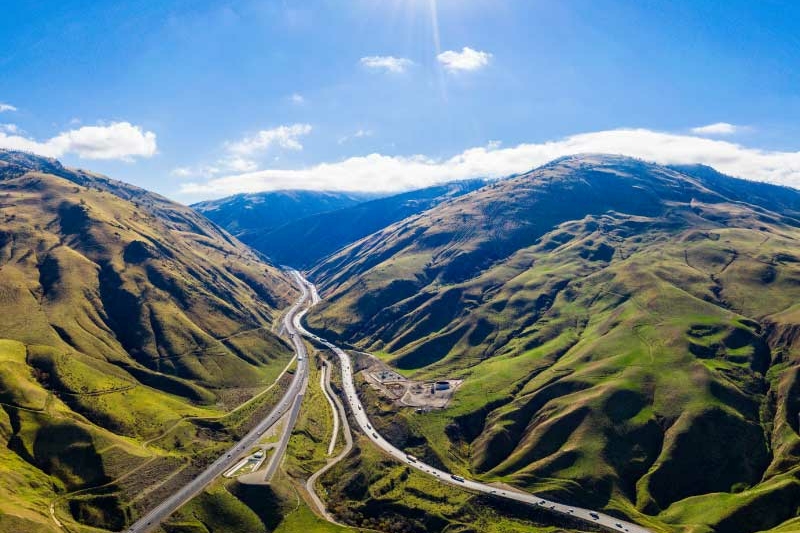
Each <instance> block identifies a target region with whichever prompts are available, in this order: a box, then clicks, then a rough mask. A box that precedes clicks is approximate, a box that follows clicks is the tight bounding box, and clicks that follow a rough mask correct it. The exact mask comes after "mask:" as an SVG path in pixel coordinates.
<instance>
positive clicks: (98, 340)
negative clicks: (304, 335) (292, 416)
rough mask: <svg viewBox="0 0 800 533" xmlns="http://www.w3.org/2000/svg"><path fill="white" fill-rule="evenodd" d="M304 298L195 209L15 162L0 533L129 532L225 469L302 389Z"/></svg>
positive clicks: (4, 332) (2, 246)
mask: <svg viewBox="0 0 800 533" xmlns="http://www.w3.org/2000/svg"><path fill="white" fill-rule="evenodd" d="M297 295H298V293H297V290H296V288H295V287H294V286H293V285H292V284H291V282H290V281H289V279H288V278H287V276H286V275H285V274H284V273H282V272H280V271H278V270H277V269H275V268H274V267H273V266H271V265H269V264H267V263H264V262H262V261H261V260H260V259H259V258H258V257H257V256H256V254H255V253H254V252H252V251H251V250H250V249H248V248H247V247H245V246H244V245H242V244H241V243H240V242H239V241H237V240H235V239H234V238H232V237H231V236H230V235H229V234H227V233H225V232H224V231H222V230H220V229H219V228H218V227H217V226H215V225H214V224H213V223H211V222H209V221H208V220H206V219H205V218H203V217H202V216H199V215H198V214H197V213H196V212H195V211H193V210H192V209H190V208H188V207H184V206H181V205H178V204H176V203H173V202H171V201H169V200H167V199H165V198H163V197H160V196H158V195H155V194H152V193H149V192H147V191H144V190H142V189H139V188H136V187H133V186H130V185H127V184H124V183H121V182H117V181H114V180H110V179H108V178H105V177H102V176H98V175H94V174H91V173H88V172H84V171H79V170H72V169H68V168H64V167H62V166H61V165H60V164H59V163H58V162H57V161H55V160H50V159H44V158H39V157H34V156H30V155H27V154H24V153H19V152H9V151H0V316H2V319H0V360H2V361H3V364H2V365H0V439H2V441H3V446H2V447H0V531H31V532H38V531H56V530H59V528H58V527H57V526H56V522H57V521H60V522H61V523H63V524H65V525H68V526H69V528H70V531H99V530H103V531H106V530H119V529H121V528H123V527H124V526H125V525H126V524H127V523H129V522H130V521H132V520H133V519H134V518H136V517H137V516H139V515H140V514H141V513H142V511H143V510H144V509H147V508H148V507H150V506H151V505H153V504H154V503H155V502H157V501H158V500H159V499H160V498H162V497H163V496H164V495H165V494H169V493H170V492H171V491H172V490H174V488H175V487H177V486H180V485H181V483H183V482H184V481H185V480H186V479H187V478H189V477H190V476H192V475H193V473H194V472H196V471H197V470H198V469H200V468H202V467H203V465H205V464H207V463H209V462H210V461H211V460H212V459H213V458H214V457H215V456H216V454H218V453H220V452H221V451H222V450H223V449H225V448H226V446H227V444H228V443H230V442H231V441H232V440H233V439H235V438H237V437H239V436H241V435H243V434H244V433H246V432H247V430H248V429H249V428H250V425H251V424H252V420H253V418H254V417H255V416H256V415H259V414H260V413H265V412H266V411H268V410H269V407H270V402H271V401H272V400H273V396H274V395H275V394H276V393H279V391H280V390H282V388H285V387H286V386H287V383H288V381H287V380H284V381H286V382H284V381H280V382H279V383H278V385H279V386H278V387H276V388H275V389H274V390H272V391H269V392H268V393H266V394H258V393H259V392H260V391H262V390H263V389H264V387H265V386H267V385H269V384H271V383H272V382H273V381H274V380H275V379H276V377H277V376H278V375H279V373H280V371H281V369H282V368H283V367H285V366H286V364H287V362H288V360H289V358H290V357H291V353H292V350H291V348H290V346H289V345H288V344H287V343H286V342H285V341H283V340H281V339H280V338H279V337H278V336H277V333H278V331H277V329H278V327H279V324H278V320H277V317H278V313H279V311H280V310H281V309H282V308H284V307H286V306H287V305H288V304H289V303H290V302H291V301H292V300H294V299H295V298H296V297H297ZM95 527H96V528H99V529H95Z"/></svg>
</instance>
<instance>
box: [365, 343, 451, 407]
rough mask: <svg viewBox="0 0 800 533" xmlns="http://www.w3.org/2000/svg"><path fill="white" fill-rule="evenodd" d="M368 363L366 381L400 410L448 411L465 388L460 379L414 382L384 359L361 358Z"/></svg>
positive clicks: (368, 356)
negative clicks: (459, 389) (454, 397)
mask: <svg viewBox="0 0 800 533" xmlns="http://www.w3.org/2000/svg"><path fill="white" fill-rule="evenodd" d="M361 355H362V356H365V357H364V360H365V362H366V365H367V366H366V368H364V370H363V375H364V378H365V379H366V380H367V382H368V383H369V384H370V385H372V387H373V388H374V389H375V390H377V391H378V392H380V393H381V394H382V395H383V396H385V397H387V398H390V399H392V400H394V402H395V403H396V404H397V405H398V406H403V407H414V408H416V409H423V410H429V409H444V408H445V407H447V404H448V403H450V400H451V399H452V397H453V394H455V391H456V389H458V387H459V386H460V385H461V383H462V380H460V379H438V380H434V381H414V380H411V379H408V378H406V377H404V376H401V375H400V374H398V373H397V372H395V371H394V370H392V369H391V368H389V367H388V366H387V365H386V364H385V363H383V362H382V361H381V360H380V359H378V358H376V357H373V356H371V355H369V354H363V353H362V354H361Z"/></svg>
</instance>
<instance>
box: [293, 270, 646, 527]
mask: <svg viewBox="0 0 800 533" xmlns="http://www.w3.org/2000/svg"><path fill="white" fill-rule="evenodd" d="M295 274H296V279H297V280H298V282H300V283H303V284H305V285H306V288H305V292H309V293H311V294H312V295H313V297H312V300H313V303H312V305H313V304H315V303H317V302H318V301H319V296H318V295H317V291H316V288H315V287H314V285H313V284H312V283H311V282H309V281H308V280H306V279H304V278H302V276H300V275H299V274H297V273H296V272H295ZM304 313H305V311H304ZM301 318H302V316H299V317H298V318H297V320H296V321H295V324H294V326H295V328H296V329H297V331H299V332H300V334H302V335H304V336H306V337H308V338H310V339H314V340H315V341H317V342H318V343H320V344H323V345H325V346H326V347H328V348H329V349H330V350H332V351H333V352H334V353H335V354H336V355H337V356H338V358H339V361H340V363H341V367H342V384H343V387H344V392H345V396H346V399H347V402H348V404H349V405H350V409H351V411H352V412H353V416H354V417H355V420H356V422H357V423H358V425H359V426H360V427H361V430H362V431H363V432H364V434H365V435H367V437H369V438H370V439H371V440H372V441H373V442H374V443H375V444H376V445H377V446H378V447H380V448H381V449H382V450H383V451H384V452H386V453H388V454H389V455H391V456H392V457H394V458H395V459H397V460H398V461H400V462H402V463H405V464H407V465H408V466H410V467H411V468H415V469H417V470H419V471H420V472H423V473H425V474H428V475H430V476H433V477H436V478H438V480H439V481H440V482H441V483H448V484H450V485H455V486H457V487H462V488H465V489H469V490H472V491H475V492H482V493H485V494H491V495H493V496H496V497H499V498H506V499H509V500H515V501H518V502H522V503H526V504H529V505H533V506H538V507H541V508H545V509H549V510H550V511H552V512H555V513H560V514H563V515H566V516H570V517H573V518H576V519H579V520H584V521H586V522H589V523H592V524H597V525H599V526H603V527H605V528H607V529H610V530H613V531H622V532H624V533H652V532H651V531H650V530H649V529H646V528H643V527H642V526H639V525H636V524H632V523H630V522H626V521H624V520H621V519H619V518H615V517H613V516H609V515H606V514H603V513H599V512H597V511H593V510H591V509H582V508H580V507H574V506H571V505H564V504H561V503H557V502H553V501H550V500H546V499H544V498H540V497H538V496H536V495H534V494H530V493H527V492H522V491H517V490H507V489H501V488H498V487H495V486H492V485H487V484H485V483H480V482H477V481H473V480H470V479H465V478H463V477H461V476H457V475H455V474H451V473H450V472H445V471H443V470H439V469H437V468H434V467H432V466H430V465H428V464H426V463H423V462H421V461H420V460H419V459H417V458H416V457H413V456H411V455H408V454H407V453H406V452H404V451H402V450H400V449H398V448H395V447H394V446H392V445H391V444H390V443H389V442H387V441H386V439H384V438H382V437H381V436H380V434H379V433H378V432H377V431H376V430H375V429H374V428H373V426H372V424H370V421H369V418H368V417H367V414H366V412H365V410H364V408H363V406H362V405H361V400H360V399H359V398H358V394H357V393H356V388H355V382H354V379H353V369H352V365H351V362H350V356H348V355H347V353H345V352H344V351H343V350H341V349H340V348H339V347H338V346H336V345H334V344H332V343H330V342H328V341H327V340H325V339H323V338H321V337H319V336H317V335H314V334H313V333H311V332H309V331H307V330H306V329H305V328H303V326H302V324H301V323H300V319H301Z"/></svg>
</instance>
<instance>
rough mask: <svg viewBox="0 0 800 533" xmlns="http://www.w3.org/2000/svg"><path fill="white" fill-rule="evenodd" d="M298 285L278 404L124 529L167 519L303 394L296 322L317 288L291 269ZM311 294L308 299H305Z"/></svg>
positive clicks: (287, 323) (134, 531)
mask: <svg viewBox="0 0 800 533" xmlns="http://www.w3.org/2000/svg"><path fill="white" fill-rule="evenodd" d="M290 274H291V275H292V277H294V279H295V281H296V282H297V284H298V286H299V287H300V289H301V291H302V295H301V296H300V298H299V299H298V300H297V301H296V302H295V303H294V305H292V307H290V308H289V311H288V312H287V313H286V315H285V316H284V319H283V325H284V328H285V329H286V332H287V334H288V335H289V337H290V338H291V340H292V344H293V345H294V349H295V353H296V354H297V370H296V372H295V374H294V378H293V379H292V382H291V384H290V385H289V388H288V390H287V391H286V394H284V395H283V397H282V398H281V399H280V401H279V402H278V404H277V405H276V406H275V407H274V408H273V409H272V411H270V413H269V414H268V415H267V416H266V418H264V419H263V420H261V421H260V422H259V423H258V424H257V425H256V426H255V427H254V428H253V429H252V430H250V432H249V433H248V434H247V435H245V436H244V437H242V439H241V440H240V441H239V442H237V443H236V444H235V445H233V447H232V448H230V449H229V450H228V451H227V452H225V453H224V454H223V455H221V456H220V457H219V458H218V459H217V460H216V461H214V462H213V463H211V464H210V465H209V466H208V467H207V468H206V469H205V470H203V471H202V472H201V473H200V474H198V476H197V477H195V478H194V479H193V480H191V481H190V482H189V483H187V484H186V485H184V486H183V487H181V488H180V489H178V490H177V491H176V492H175V493H173V494H172V495H171V496H169V497H168V498H167V499H166V500H164V501H163V502H161V503H160V504H158V505H157V506H156V507H154V508H153V509H151V510H150V511H148V512H147V513H146V514H145V515H144V516H143V517H142V518H140V519H139V520H137V521H136V522H134V523H133V524H132V525H131V526H130V527H128V528H127V529H126V530H125V531H126V532H127V533H145V532H147V531H152V530H153V529H155V528H156V527H158V525H159V524H160V523H161V522H163V521H164V520H166V519H167V518H168V517H169V516H170V515H171V514H172V513H174V512H175V511H177V510H178V508H180V507H181V506H182V505H183V504H185V503H186V502H188V501H189V500H190V499H192V498H193V497H194V496H195V495H197V494H198V493H199V492H200V491H202V490H203V489H204V488H205V487H206V486H208V484H209V483H211V482H212V481H214V479H215V478H216V477H217V476H220V475H222V474H223V473H224V472H225V471H226V470H228V468H230V467H231V466H232V465H233V464H234V463H236V461H238V459H239V457H240V456H241V455H242V454H243V453H245V452H247V451H248V450H249V449H250V448H251V447H252V446H253V445H254V444H256V442H258V440H259V439H260V438H261V436H262V435H263V434H264V432H265V431H266V430H267V429H269V428H270V427H271V426H272V425H273V424H274V423H275V422H277V421H278V420H279V419H280V418H281V416H283V414H284V413H285V412H286V410H287V409H289V407H290V406H292V405H293V403H294V402H295V400H296V398H297V396H298V395H300V394H302V392H303V390H304V389H305V386H306V384H307V382H308V357H307V356H306V351H305V345H304V344H303V340H302V339H301V338H300V335H298V330H297V325H299V323H300V318H301V317H302V314H303V313H305V311H307V309H303V310H302V311H301V308H302V307H304V306H305V305H306V304H307V303H308V304H311V305H313V304H314V303H316V302H318V301H319V297H318V296H317V293H316V289H311V288H310V287H309V285H308V282H307V281H306V280H305V279H304V278H303V277H302V276H300V274H299V273H297V272H295V271H290ZM309 298H310V300H311V301H310V302H309V301H308V300H309Z"/></svg>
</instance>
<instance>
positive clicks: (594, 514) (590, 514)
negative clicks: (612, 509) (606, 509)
mask: <svg viewBox="0 0 800 533" xmlns="http://www.w3.org/2000/svg"><path fill="white" fill-rule="evenodd" d="M589 516H591V517H592V518H594V519H595V520H600V515H599V514H597V513H595V512H594V511H592V512H590V513H589Z"/></svg>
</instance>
